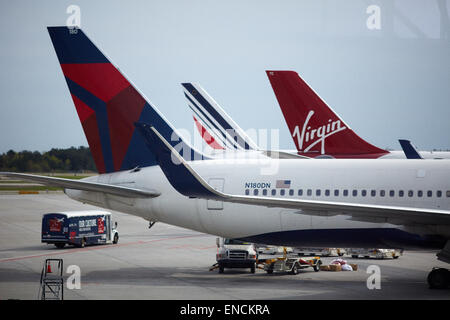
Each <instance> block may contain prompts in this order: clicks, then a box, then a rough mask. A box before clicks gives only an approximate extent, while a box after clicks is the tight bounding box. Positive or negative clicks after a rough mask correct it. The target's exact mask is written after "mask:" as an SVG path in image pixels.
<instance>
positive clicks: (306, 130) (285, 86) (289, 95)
mask: <svg viewBox="0 0 450 320" xmlns="http://www.w3.org/2000/svg"><path fill="white" fill-rule="evenodd" d="M266 73H267V76H268V78H269V80H270V83H271V85H272V88H273V90H274V92H275V96H276V97H277V100H278V103H279V105H280V108H281V111H282V112H283V115H284V119H285V120H286V123H287V125H288V127H289V131H290V132H291V135H292V138H293V139H294V143H295V146H296V147H297V151H298V153H299V154H303V155H307V156H312V157H316V156H325V155H328V156H333V157H336V158H378V157H380V156H381V155H383V154H386V153H388V151H386V150H383V149H380V148H377V147H375V146H374V145H372V144H370V143H368V142H367V141H365V140H363V139H362V138H360V137H359V136H358V135H357V134H356V133H355V132H354V131H353V130H352V129H351V128H350V127H349V126H348V125H347V124H346V123H345V122H344V121H343V120H342V119H341V118H340V117H339V116H338V115H337V114H336V113H335V112H334V111H333V110H332V109H331V108H330V107H329V106H328V105H327V104H326V103H325V102H324V101H323V100H322V99H321V98H320V97H319V96H318V95H317V94H316V93H315V92H314V91H313V90H312V89H311V88H310V87H309V86H308V85H307V84H306V82H304V81H303V80H302V79H301V78H300V77H299V75H298V74H297V73H296V72H294V71H272V70H269V71H266Z"/></svg>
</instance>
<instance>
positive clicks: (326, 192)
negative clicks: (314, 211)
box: [325, 189, 330, 197]
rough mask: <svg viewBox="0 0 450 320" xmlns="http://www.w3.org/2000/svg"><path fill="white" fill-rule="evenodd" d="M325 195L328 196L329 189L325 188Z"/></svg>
mask: <svg viewBox="0 0 450 320" xmlns="http://www.w3.org/2000/svg"><path fill="white" fill-rule="evenodd" d="M325 195H326V196H327V197H329V196H330V190H328V189H327V190H325Z"/></svg>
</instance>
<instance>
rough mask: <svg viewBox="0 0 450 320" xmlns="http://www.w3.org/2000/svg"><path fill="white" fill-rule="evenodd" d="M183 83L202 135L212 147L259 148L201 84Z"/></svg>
mask: <svg viewBox="0 0 450 320" xmlns="http://www.w3.org/2000/svg"><path fill="white" fill-rule="evenodd" d="M181 85H182V86H183V89H184V96H185V97H186V99H187V101H188V106H189V108H190V109H191V110H192V113H193V116H194V120H195V122H196V125H197V128H198V129H199V132H200V135H201V136H202V137H203V139H204V140H205V141H206V142H207V143H208V144H209V145H210V146H211V147H212V148H214V149H231V150H257V149H258V146H257V145H256V143H255V142H253V140H252V139H251V138H250V137H249V136H248V135H247V134H246V133H245V131H244V130H242V129H241V128H240V127H239V126H238V125H237V124H236V122H234V121H233V119H232V118H231V117H230V116H229V115H228V114H227V113H226V112H225V111H224V110H223V109H222V108H221V107H220V106H219V104H218V103H217V102H216V101H214V99H213V98H212V97H211V96H210V95H209V94H208V93H207V92H206V91H205V90H204V89H203V88H202V87H201V86H200V85H198V84H195V83H182V84H181ZM212 141H213V143H212Z"/></svg>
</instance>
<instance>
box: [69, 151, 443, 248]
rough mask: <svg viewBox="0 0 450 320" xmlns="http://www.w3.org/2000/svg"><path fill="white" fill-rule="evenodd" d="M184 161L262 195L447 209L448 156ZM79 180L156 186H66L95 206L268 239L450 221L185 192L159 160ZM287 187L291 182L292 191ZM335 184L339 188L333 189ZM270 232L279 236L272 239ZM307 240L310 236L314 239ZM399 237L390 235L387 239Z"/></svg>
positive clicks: (411, 229)
mask: <svg viewBox="0 0 450 320" xmlns="http://www.w3.org/2000/svg"><path fill="white" fill-rule="evenodd" d="M262 161H264V162H262ZM190 164H191V166H192V168H193V169H195V171H196V172H198V173H199V174H200V175H201V176H202V177H203V178H204V179H205V180H206V181H209V183H210V184H212V185H213V186H216V187H218V188H219V189H221V191H224V192H227V193H230V194H241V195H244V194H245V193H246V192H247V193H248V194H250V195H254V194H255V193H256V192H258V195H259V196H263V192H264V191H263V190H264V189H266V190H267V195H264V196H267V197H270V196H271V192H272V190H273V189H275V190H276V196H277V197H286V198H289V197H291V198H300V199H312V200H323V201H327V200H329V201H336V202H350V203H360V204H372V205H389V206H398V207H414V208H427V209H439V210H450V197H449V196H450V195H449V192H450V191H448V190H450V184H449V182H450V161H448V160H441V161H438V160H407V161H405V160H384V161H379V160H337V159H330V160H328V159H322V160H298V159H293V160H291V159H288V160H273V159H268V160H267V159H266V160H261V159H260V160H258V159H253V160H248V159H245V160H236V159H235V160H208V161H193V162H191V163H190ZM271 170H272V171H273V172H270V171H271ZM264 172H270V173H269V174H264ZM86 180H88V181H96V182H101V183H108V184H115V185H121V186H128V187H134V188H139V189H144V190H146V189H147V190H157V191H158V192H160V193H161V196H159V197H156V198H151V199H146V198H124V197H118V196H113V195H105V194H103V193H93V192H86V191H79V190H71V189H66V194H67V195H68V196H69V197H71V198H73V199H75V200H78V201H81V202H85V203H90V204H93V205H96V206H99V207H104V208H108V209H112V210H116V211H121V212H125V213H128V214H132V215H136V216H140V217H142V218H144V219H147V220H152V221H161V222H164V223H168V224H172V225H177V226H180V227H185V228H188V229H192V230H196V231H200V232H204V233H209V234H214V235H219V236H223V237H227V238H249V237H254V236H256V237H257V236H261V235H271V238H270V239H272V238H275V241H274V242H281V241H287V240H286V239H285V238H283V237H284V234H283V233H285V234H289V236H291V237H292V236H294V237H295V236H296V234H295V231H309V232H311V231H319V230H320V231H322V232H323V233H324V234H325V235H326V234H327V230H339V229H340V230H342V231H344V230H349V229H352V230H353V229H360V230H361V232H363V233H364V231H363V230H369V229H371V230H378V231H379V232H383V230H387V229H389V230H394V231H401V233H402V236H403V232H406V233H407V234H408V235H410V234H411V235H420V236H424V235H431V236H439V237H443V238H446V239H450V227H449V226H445V225H436V224H433V223H430V224H426V225H424V224H417V225H402V224H398V222H396V221H395V220H392V221H390V220H389V219H384V218H383V219H379V218H376V217H373V218H370V217H368V218H367V219H364V221H361V219H359V221H356V220H355V219H352V218H351V217H350V216H346V215H345V213H344V214H341V215H333V216H328V215H327V214H326V213H324V214H323V215H320V214H313V215H311V214H310V213H302V211H301V210H297V209H283V208H268V207H264V206H256V205H243V204H235V203H225V202H224V203H222V202H218V201H212V200H203V199H190V198H188V197H186V196H183V195H181V194H180V193H178V192H177V191H176V190H175V189H174V188H173V187H172V186H171V185H170V183H169V182H168V181H167V179H166V177H165V176H164V174H163V172H162V171H161V169H160V167H159V166H152V167H146V168H142V169H141V170H139V171H137V172H130V171H121V172H116V173H111V174H102V175H98V176H94V177H89V178H86ZM277 180H290V185H289V187H286V186H285V188H276V185H277ZM299 189H301V190H302V195H301V196H299V195H298V192H299V191H298V190H299ZM246 190H247V191H246ZM255 190H258V191H255ZM280 190H285V191H284V192H285V194H284V195H280V192H281V191H280ZM289 190H293V191H291V193H293V195H291V194H290V191H289ZM309 190H310V191H309ZM318 190H320V191H318ZM327 190H328V191H327ZM335 190H339V191H338V192H339V194H338V195H336V194H335V192H336V191H335ZM345 190H347V191H345ZM355 190H356V191H355ZM372 190H374V191H375V193H376V195H375V196H373V195H372V192H373V191H372ZM319 192H320V194H319ZM401 192H402V196H400V193H401ZM411 192H412V193H411ZM410 194H412V196H410ZM449 214H450V211H449ZM293 231H294V233H292V232H293ZM286 232H287V233H286ZM289 232H291V233H289ZM314 236H319V234H317V235H314ZM340 236H342V235H340ZM277 237H281V238H283V239H284V240H280V241H277V240H276V238H277ZM358 237H359V236H358ZM381 237H383V236H381ZM255 239H256V238H255ZM264 239H265V238H264ZM332 240H333V239H330V240H328V242H331V241H332ZM267 241H272V240H267ZM323 241H327V240H323ZM352 241H354V240H352ZM390 241H392V240H389V239H386V244H385V245H386V246H389V245H390V243H389V242H390ZM294 242H295V241H294ZM319 242H320V241H319ZM346 242H348V241H346ZM289 243H292V242H289ZM305 244H306V243H305ZM311 244H317V241H312V242H311ZM334 244H335V245H336V243H334ZM363 244H364V241H362V242H361V243H355V246H360V245H363ZM330 245H331V243H330ZM399 245H400V244H398V243H392V246H397V247H399ZM406 245H407V244H406Z"/></svg>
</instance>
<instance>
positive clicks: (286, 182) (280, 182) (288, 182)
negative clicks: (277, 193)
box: [276, 180, 291, 188]
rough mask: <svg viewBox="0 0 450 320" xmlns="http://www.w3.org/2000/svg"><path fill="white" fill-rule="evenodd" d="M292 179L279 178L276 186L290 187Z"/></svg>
mask: <svg viewBox="0 0 450 320" xmlns="http://www.w3.org/2000/svg"><path fill="white" fill-rule="evenodd" d="M290 187H291V180H277V184H276V188H290Z"/></svg>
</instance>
